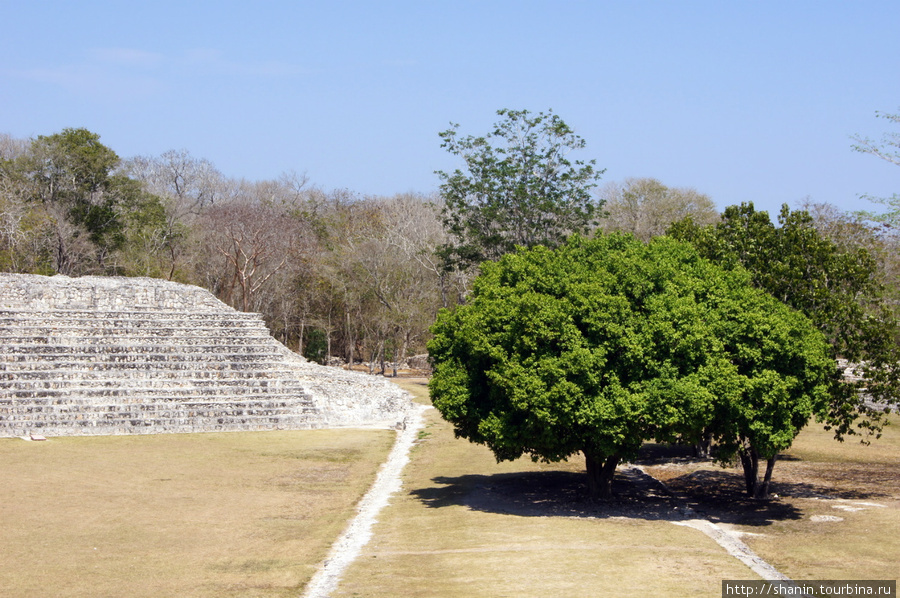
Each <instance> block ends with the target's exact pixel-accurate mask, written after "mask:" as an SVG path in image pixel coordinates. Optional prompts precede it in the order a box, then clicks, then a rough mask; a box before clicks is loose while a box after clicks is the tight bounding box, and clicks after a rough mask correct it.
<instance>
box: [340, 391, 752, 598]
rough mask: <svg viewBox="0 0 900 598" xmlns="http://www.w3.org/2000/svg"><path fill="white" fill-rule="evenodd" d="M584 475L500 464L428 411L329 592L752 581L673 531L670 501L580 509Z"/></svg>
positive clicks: (554, 592) (713, 549) (510, 591)
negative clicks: (403, 466)
mask: <svg viewBox="0 0 900 598" xmlns="http://www.w3.org/2000/svg"><path fill="white" fill-rule="evenodd" d="M417 392H419V393H420V396H421V395H422V393H423V392H424V390H423V388H422V387H421V386H419V388H418V390H417ZM420 400H424V398H422V399H420ZM583 467H584V466H583V463H581V462H578V461H572V462H569V463H562V464H549V465H548V464H534V463H531V462H530V461H527V460H520V461H516V462H514V463H503V464H497V463H496V462H495V461H494V458H493V456H492V455H491V454H490V452H489V451H488V450H487V449H485V448H483V447H479V446H475V445H472V444H470V443H468V442H467V441H465V440H459V439H455V438H454V437H453V433H452V429H451V428H450V426H449V425H448V424H447V423H446V422H443V421H442V420H441V419H440V417H439V416H438V415H437V413H435V412H433V411H432V412H430V413H429V414H428V423H427V426H426V428H425V429H424V430H423V432H422V433H421V442H420V443H419V444H418V445H417V446H416V447H415V448H414V449H413V454H412V458H411V462H410V464H409V466H408V468H407V470H406V472H405V475H404V489H403V491H402V492H401V493H400V494H399V495H398V496H396V497H395V498H394V500H393V501H392V504H391V505H390V506H389V507H388V508H387V509H386V510H385V511H384V512H382V514H381V516H380V517H379V520H380V522H379V524H377V525H376V527H375V530H374V536H373V539H372V541H371V542H370V543H369V545H368V546H367V547H366V548H365V549H364V550H363V553H362V555H361V556H360V558H359V559H358V560H357V561H356V562H355V563H354V564H353V565H351V566H350V568H349V569H348V571H347V574H346V575H345V578H344V580H343V582H342V583H341V584H340V585H339V587H338V591H337V592H335V593H334V594H333V596H334V597H335V598H337V597H351V596H360V597H388V596H391V597H393V596H429V597H432V596H433V597H470V596H515V597H527V596H540V597H545V596H567V597H578V596H585V597H592V598H593V597H596V596H623V597H626V596H642V597H643V596H709V597H717V596H720V592H721V585H720V584H721V580H722V579H729V578H737V579H741V578H748V577H752V574H751V573H750V571H749V570H748V569H747V568H746V567H745V566H743V565H742V564H741V563H739V562H738V561H736V560H735V559H733V558H732V557H730V556H728V555H727V554H726V553H725V552H724V551H723V550H722V549H721V548H720V547H719V546H718V545H717V544H716V543H715V542H713V541H712V540H711V539H709V538H708V537H706V536H705V535H703V534H702V533H700V532H697V531H695V530H692V529H689V528H685V527H679V526H676V525H673V524H672V523H670V522H669V521H668V520H667V518H669V516H670V514H669V513H667V512H666V509H671V508H672V502H671V501H669V500H661V499H660V500H653V499H650V500H648V501H646V502H642V501H641V500H640V499H639V498H638V497H636V496H632V495H629V496H627V497H624V498H623V499H622V500H620V501H618V502H616V503H615V504H611V505H608V506H604V505H599V506H598V505H593V504H590V503H588V502H587V501H586V500H585V499H584V498H583V497H582V496H581V495H580V492H581V487H582V485H583V480H582V478H583ZM624 490H625V491H626V494H627V489H624Z"/></svg>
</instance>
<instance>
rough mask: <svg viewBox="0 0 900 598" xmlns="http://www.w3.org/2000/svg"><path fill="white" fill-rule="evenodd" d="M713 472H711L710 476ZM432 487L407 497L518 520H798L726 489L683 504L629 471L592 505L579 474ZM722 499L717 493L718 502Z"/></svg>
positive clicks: (485, 478) (441, 481) (776, 504)
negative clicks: (610, 495) (713, 497)
mask: <svg viewBox="0 0 900 598" xmlns="http://www.w3.org/2000/svg"><path fill="white" fill-rule="evenodd" d="M713 473H716V472H713ZM432 481H433V482H434V483H435V485H434V486H430V487H427V488H418V489H415V490H412V491H411V494H412V495H413V496H415V497H416V498H418V499H419V500H420V501H422V502H423V503H424V504H425V505H426V506H428V507H431V508H442V507H449V506H465V507H468V508H469V509H472V510H475V511H483V512H488V513H499V514H507V515H517V516H521V517H585V518H596V519H608V518H613V517H621V518H627V519H640V520H647V521H685V520H690V519H710V520H711V521H716V522H720V523H733V524H740V525H754V526H765V525H771V524H772V523H773V522H774V521H783V520H792V519H800V518H802V516H803V515H802V511H801V510H800V509H798V508H797V507H795V506H794V505H791V504H789V503H786V502H782V501H778V500H772V501H753V500H747V499H744V498H743V497H742V496H741V494H740V491H737V492H734V491H732V490H731V488H730V487H729V490H728V492H727V496H728V500H727V502H724V503H720V502H718V501H717V500H712V501H697V500H693V499H688V500H685V499H684V498H682V497H680V496H675V495H673V494H671V493H670V492H669V491H668V490H667V489H666V488H665V487H664V486H663V485H662V484H661V483H659V482H658V481H657V480H655V479H653V478H652V477H650V476H649V475H647V474H646V473H644V472H643V471H641V470H640V469H638V468H634V467H628V466H626V467H620V468H619V470H618V471H617V472H616V477H615V479H614V481H613V494H614V497H613V498H612V499H610V500H603V501H592V500H590V499H589V497H588V491H587V480H586V477H585V474H584V473H576V472H566V471H542V472H518V473H504V474H492V475H475V474H473V475H463V476H458V477H437V478H434V479H433V480H432ZM729 482H730V481H729ZM722 496H725V494H723V495H720V496H719V498H721V497H722Z"/></svg>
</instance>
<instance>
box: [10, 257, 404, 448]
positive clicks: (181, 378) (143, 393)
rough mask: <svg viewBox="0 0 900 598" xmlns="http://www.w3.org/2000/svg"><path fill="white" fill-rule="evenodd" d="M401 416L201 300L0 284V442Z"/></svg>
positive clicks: (259, 324)
mask: <svg viewBox="0 0 900 598" xmlns="http://www.w3.org/2000/svg"><path fill="white" fill-rule="evenodd" d="M408 406H409V399H408V397H407V396H406V394H405V393H403V392H402V391H400V390H399V389H398V388H397V387H396V386H394V385H392V384H390V383H389V382H387V381H386V380H384V379H376V378H372V377H370V376H364V375H362V374H355V373H350V372H343V371H334V370H331V368H325V367H323V366H318V365H316V364H311V363H309V362H307V361H305V360H304V359H302V358H301V357H299V356H298V355H296V354H294V353H292V352H291V351H289V350H288V349H286V348H285V347H284V346H283V345H281V344H280V343H278V341H276V340H275V339H273V338H272V337H271V336H270V335H269V332H268V330H267V329H266V327H265V324H264V322H263V320H262V318H261V316H260V315H259V314H249V313H242V312H237V311H235V310H233V309H231V308H229V307H228V306H226V305H225V304H223V303H221V302H219V301H218V300H217V299H215V297H213V296H212V295H211V294H210V293H208V292H206V291H204V290H202V289H199V288H197V287H190V286H187V285H180V284H177V283H171V282H166V281H159V280H153V279H133V278H99V277H84V278H78V279H71V278H67V277H62V276H55V277H52V278H51V277H43V276H34V275H16V274H0V436H7V437H8V436H32V435H41V436H59V435H89V434H134V433H163V432H203V431H238V430H270V429H303V428H317V427H329V426H347V425H355V426H359V425H396V424H397V423H398V422H401V421H402V420H403V419H404V417H405V414H406V409H407V408H408Z"/></svg>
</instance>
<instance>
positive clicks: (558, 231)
mask: <svg viewBox="0 0 900 598" xmlns="http://www.w3.org/2000/svg"><path fill="white" fill-rule="evenodd" d="M497 114H498V115H499V116H501V117H503V118H502V120H500V121H499V122H498V123H497V124H495V126H494V130H493V131H492V132H491V133H489V134H488V135H486V136H484V137H473V136H471V135H470V136H467V137H460V136H459V135H458V129H459V125H456V124H454V125H452V127H451V128H450V129H448V130H446V131H444V132H443V133H440V136H441V139H443V143H442V145H441V147H443V148H445V149H446V150H447V151H449V152H450V153H451V154H453V155H455V156H459V157H461V158H462V159H463V161H464V162H465V169H464V170H461V169H457V170H455V171H454V172H452V173H447V172H443V171H439V172H438V173H437V174H438V176H440V178H441V180H442V181H443V182H442V183H441V187H440V190H441V196H442V198H443V201H444V211H443V218H444V226H445V227H446V229H447V231H448V233H449V234H450V235H451V237H452V241H451V242H450V243H447V244H446V245H444V247H443V248H442V255H443V257H444V259H445V261H446V263H447V265H448V266H451V267H455V268H460V269H465V268H467V267H470V266H473V265H477V264H479V263H481V262H483V261H485V260H495V259H498V258H499V257H500V256H502V255H503V254H505V253H509V252H510V251H513V250H514V249H515V247H517V246H523V247H533V246H535V245H545V246H547V247H556V246H558V245H559V244H560V243H562V242H563V241H564V239H565V238H566V236H568V235H569V234H571V233H584V232H587V230H588V229H589V228H590V227H591V225H592V224H593V223H594V216H595V214H596V211H597V208H598V207H599V206H598V203H597V202H596V201H595V200H594V199H593V198H592V196H591V193H590V190H591V189H592V188H593V187H594V186H595V185H596V181H597V180H598V179H599V178H600V175H601V174H602V172H603V171H597V170H595V168H594V161H593V160H591V161H589V162H583V161H580V160H576V161H574V162H572V161H570V160H569V158H568V155H569V153H570V152H572V151H575V150H580V149H583V148H584V146H585V142H584V140H583V139H582V138H581V137H579V136H578V135H576V134H575V133H574V132H573V130H572V129H571V128H570V127H569V126H568V125H567V124H566V123H565V122H563V120H562V119H561V118H560V117H559V116H557V115H556V114H553V112H552V111H550V112H548V113H547V114H544V113H543V112H541V113H538V114H537V115H532V114H531V113H530V112H528V111H527V110H499V111H498V112H497Z"/></svg>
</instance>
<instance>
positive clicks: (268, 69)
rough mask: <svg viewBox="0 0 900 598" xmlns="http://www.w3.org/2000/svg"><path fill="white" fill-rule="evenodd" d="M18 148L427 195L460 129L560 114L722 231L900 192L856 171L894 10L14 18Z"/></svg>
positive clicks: (621, 174)
mask: <svg viewBox="0 0 900 598" xmlns="http://www.w3.org/2000/svg"><path fill="white" fill-rule="evenodd" d="M0 23H2V26H0V32H2V33H0V132H4V133H8V134H11V135H13V136H15V137H33V136H37V135H46V134H52V133H56V132H59V131H60V130H62V129H63V128H66V127H85V128H87V129H90V130H91V131H93V132H95V133H98V134H99V135H100V136H101V141H102V142H103V143H105V144H106V145H108V146H109V147H111V148H112V149H113V150H115V151H116V152H117V153H118V154H119V155H120V156H122V157H126V158H127V157H131V156H135V155H159V154H161V153H162V152H164V151H166V150H169V149H186V150H188V151H189V152H190V153H191V154H192V155H193V156H195V157H198V158H206V159H208V160H210V161H212V162H213V163H214V164H215V165H216V166H217V167H218V168H219V170H221V171H222V172H223V173H224V174H225V175H227V176H230V177H243V178H247V179H270V178H277V177H278V176H279V175H280V174H282V173H284V172H287V171H296V172H299V173H306V174H307V175H308V176H309V178H310V181H311V182H312V183H314V184H316V185H318V186H320V187H322V188H324V189H338V188H346V189H350V190H352V191H355V192H358V193H360V194H374V195H389V194H393V193H398V192H405V191H421V192H430V191H433V190H436V189H437V187H438V184H439V180H438V178H437V177H436V175H435V174H434V171H435V170H451V169H453V168H455V167H456V166H457V165H458V163H457V161H456V159H455V158H454V157H453V156H451V155H449V154H447V153H446V151H445V150H442V149H441V147H440V138H439V137H438V133H439V132H440V131H442V130H444V129H446V128H448V126H449V124H450V123H451V122H455V123H459V124H460V132H461V133H462V134H464V135H466V134H476V135H482V134H486V133H487V132H488V131H489V129H490V126H491V124H492V123H494V122H495V121H496V120H497V116H496V111H497V110H498V109H500V108H513V109H527V110H530V111H532V112H540V111H546V110H547V109H552V110H553V111H554V112H555V113H556V114H558V115H559V116H561V117H562V118H563V120H565V121H566V122H567V123H568V124H569V125H570V126H571V127H572V128H573V129H575V131H576V132H577V133H578V134H579V135H581V137H583V138H584V139H585V140H586V141H587V148H586V149H585V150H584V152H582V153H581V154H580V156H579V157H581V158H584V159H590V158H594V159H596V160H597V165H598V167H600V168H605V169H606V173H605V174H604V177H603V180H604V181H621V180H623V179H624V178H626V177H655V178H658V179H660V180H661V181H662V182H663V183H664V184H667V185H670V186H680V187H694V188H696V189H697V190H699V191H701V192H704V193H707V194H708V195H710V196H711V197H712V198H713V200H714V201H715V202H716V204H717V205H718V206H719V207H720V208H723V207H725V206H727V205H731V204H735V203H739V202H741V201H754V202H755V203H756V205H757V207H758V208H762V209H768V210H770V211H777V209H778V207H779V206H780V205H781V204H782V203H789V204H791V205H795V204H796V203H797V202H799V201H802V200H803V199H804V198H807V197H809V198H810V199H811V200H813V201H816V202H830V203H834V204H836V205H838V206H839V207H841V208H843V209H847V210H852V209H860V208H872V207H873V206H872V205H871V204H869V203H868V202H866V201H864V200H860V199H859V195H860V194H863V193H870V194H873V195H881V196H889V195H891V194H893V193H896V192H900V168H897V167H896V166H893V165H891V164H888V163H887V162H883V161H881V160H878V159H877V158H874V157H870V156H865V155H862V154H858V153H855V152H853V151H852V150H851V145H852V141H851V139H850V136H851V135H852V134H854V133H859V134H863V135H868V136H870V137H873V138H878V137H880V136H881V135H882V134H883V133H884V132H886V131H888V130H889V128H888V127H889V125H888V123H887V122H886V121H884V120H883V119H878V118H875V112H876V111H882V112H889V113H890V112H900V1H898V0H843V1H837V0H815V1H802V0H754V1H750V0H747V1H743V0H706V1H699V0H667V1H649V0H648V1H643V0H618V1H605V0H597V1H592V2H591V1H574V0H556V1H549V0H546V1H534V0H532V1H529V0H518V1H508V0H481V1H477V2H475V1H465V0H453V1H428V0H417V1H412V0H410V1H390V0H378V1H375V0H371V1H355V2H353V1H340V0H338V1H329V2H326V1H316V2H307V1H296V2H289V1H269V0H255V1H254V2H249V1H247V0H241V1H240V2H237V1H231V0H216V1H212V2H191V1H189V0H188V1H185V0H179V1H171V0H154V1H153V2H139V1H123V2H112V1H107V2H102V1H91V0H85V1H78V2H74V1H71V0H57V1H42V0H28V1H24V0H0Z"/></svg>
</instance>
